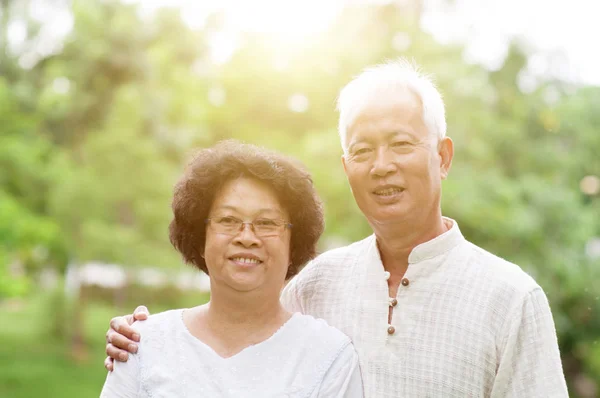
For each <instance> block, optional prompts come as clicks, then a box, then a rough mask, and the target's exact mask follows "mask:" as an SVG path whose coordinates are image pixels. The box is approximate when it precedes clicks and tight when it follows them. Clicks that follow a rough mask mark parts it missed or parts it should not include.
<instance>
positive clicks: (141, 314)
mask: <svg viewBox="0 0 600 398" xmlns="http://www.w3.org/2000/svg"><path fill="white" fill-rule="evenodd" d="M148 315H150V311H148V308H146V306H145V305H140V306H138V307H137V308H136V309H135V311H133V318H135V320H137V321H145V320H146V319H148Z"/></svg>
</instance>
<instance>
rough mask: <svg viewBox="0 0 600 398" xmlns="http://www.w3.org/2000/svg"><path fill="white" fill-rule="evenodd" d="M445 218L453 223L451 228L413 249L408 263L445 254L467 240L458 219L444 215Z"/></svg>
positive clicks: (445, 220)
mask: <svg viewBox="0 0 600 398" xmlns="http://www.w3.org/2000/svg"><path fill="white" fill-rule="evenodd" d="M443 219H444V223H446V224H452V226H451V227H450V229H449V230H448V231H446V232H444V233H443V234H441V235H439V236H436V237H435V238H433V239H431V240H430V241H427V242H424V243H421V244H420V245H418V246H417V247H415V248H414V249H412V251H411V252H410V254H409V256H408V264H415V263H419V262H421V261H425V260H429V259H431V258H434V257H437V256H439V255H442V254H445V253H447V252H449V251H450V250H452V249H453V248H455V247H456V246H458V245H459V244H460V243H462V242H463V241H464V240H465V238H464V236H463V235H462V233H461V232H460V229H459V228H458V223H457V222H456V221H454V220H453V219H451V218H448V217H443Z"/></svg>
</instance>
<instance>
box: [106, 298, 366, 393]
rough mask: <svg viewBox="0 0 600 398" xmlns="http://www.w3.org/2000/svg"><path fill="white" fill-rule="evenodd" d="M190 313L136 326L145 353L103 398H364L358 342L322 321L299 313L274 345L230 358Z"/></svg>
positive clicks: (127, 365)
mask: <svg viewBox="0 0 600 398" xmlns="http://www.w3.org/2000/svg"><path fill="white" fill-rule="evenodd" d="M182 315H183V310H181V309H179V310H172V311H167V312H163V313H160V314H156V315H152V316H150V317H149V319H148V320H146V321H144V322H136V323H134V328H135V329H136V330H138V331H139V333H140V335H141V336H142V338H141V341H140V343H139V349H138V353H137V354H133V355H131V354H130V356H129V361H127V362H117V361H115V365H114V370H113V371H112V372H109V374H108V376H107V378H106V382H105V384H104V388H103V390H102V394H101V397H211V398H212V397H236V398H241V397H261V398H270V397H294V398H302V397H306V398H316V397H327V398H335V397H340V398H342V397H344V398H355V397H357V398H360V397H363V389H362V380H361V376H360V370H359V364H358V356H357V354H356V351H355V350H354V347H353V346H352V344H351V342H350V339H349V338H348V337H347V336H346V335H344V334H343V333H342V332H340V331H339V330H337V329H335V328H333V327H331V326H329V325H327V323H326V322H325V321H323V320H321V319H315V318H313V317H312V316H309V315H302V314H300V313H294V314H293V315H292V317H291V318H290V319H289V320H288V321H287V322H286V323H285V324H284V325H283V326H281V328H280V329H279V330H278V331H277V332H276V333H275V334H273V335H272V336H271V337H270V338H268V339H267V340H265V341H263V342H261V343H259V344H256V345H252V346H249V347H247V348H245V349H244V350H242V351H241V352H239V353H238V354H236V355H234V356H232V357H229V358H222V357H221V356H219V355H218V354H217V353H216V352H215V351H214V350H213V349H212V348H210V347H209V346H208V345H206V344H204V343H203V342H202V341H200V340H198V339H197V338H196V337H194V336H193V335H192V334H191V333H190V332H189V330H188V329H187V327H186V326H185V324H184V322H183V317H182Z"/></svg>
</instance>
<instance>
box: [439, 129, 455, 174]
mask: <svg viewBox="0 0 600 398" xmlns="http://www.w3.org/2000/svg"><path fill="white" fill-rule="evenodd" d="M438 153H439V155H440V175H441V176H442V180H445V179H446V178H448V174H449V173H450V167H452V158H453V157H454V143H453V142H452V139H451V138H450V137H444V138H443V139H442V140H441V141H440V143H439V144H438Z"/></svg>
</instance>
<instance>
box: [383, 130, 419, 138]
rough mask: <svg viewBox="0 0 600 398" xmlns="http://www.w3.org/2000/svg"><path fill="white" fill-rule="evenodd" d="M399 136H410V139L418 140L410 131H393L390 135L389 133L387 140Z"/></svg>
mask: <svg viewBox="0 0 600 398" xmlns="http://www.w3.org/2000/svg"><path fill="white" fill-rule="evenodd" d="M398 136H408V137H409V138H411V139H413V140H416V139H417V136H416V135H415V134H414V133H413V132H412V131H408V130H397V131H392V132H390V133H388V135H387V138H388V139H390V138H394V137H398Z"/></svg>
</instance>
